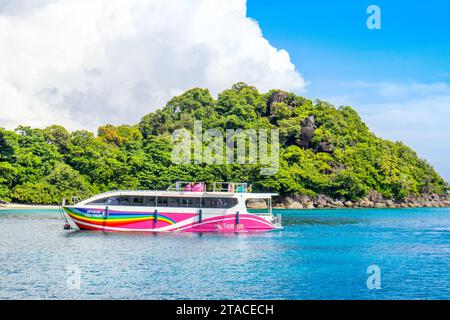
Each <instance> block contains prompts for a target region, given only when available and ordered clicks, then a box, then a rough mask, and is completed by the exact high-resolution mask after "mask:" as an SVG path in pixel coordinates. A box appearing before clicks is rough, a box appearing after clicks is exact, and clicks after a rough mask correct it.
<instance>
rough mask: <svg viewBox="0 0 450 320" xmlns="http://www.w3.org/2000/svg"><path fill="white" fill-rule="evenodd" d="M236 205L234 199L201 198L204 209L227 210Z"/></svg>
mask: <svg viewBox="0 0 450 320" xmlns="http://www.w3.org/2000/svg"><path fill="white" fill-rule="evenodd" d="M235 205H237V199H236V198H203V207H204V208H223V209H229V208H232V207H234V206H235Z"/></svg>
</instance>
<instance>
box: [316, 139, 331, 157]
mask: <svg viewBox="0 0 450 320" xmlns="http://www.w3.org/2000/svg"><path fill="white" fill-rule="evenodd" d="M317 152H323V153H329V154H333V145H332V144H331V143H329V142H325V141H322V142H320V143H319V147H318V148H317Z"/></svg>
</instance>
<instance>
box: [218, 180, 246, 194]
mask: <svg viewBox="0 0 450 320" xmlns="http://www.w3.org/2000/svg"><path fill="white" fill-rule="evenodd" d="M248 189H249V188H248V184H247V183H236V182H214V185H213V192H231V193H247V192H248Z"/></svg>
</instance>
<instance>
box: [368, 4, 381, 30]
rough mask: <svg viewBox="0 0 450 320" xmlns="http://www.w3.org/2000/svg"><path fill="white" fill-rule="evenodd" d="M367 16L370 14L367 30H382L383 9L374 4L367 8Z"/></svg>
mask: <svg viewBox="0 0 450 320" xmlns="http://www.w3.org/2000/svg"><path fill="white" fill-rule="evenodd" d="M367 14H370V16H369V17H368V18H367V21H366V25H367V28H368V29H369V30H380V29H381V8H380V7H379V6H377V5H375V4H372V5H370V6H369V7H368V8H367Z"/></svg>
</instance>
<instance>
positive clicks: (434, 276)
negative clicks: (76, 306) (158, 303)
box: [0, 209, 450, 299]
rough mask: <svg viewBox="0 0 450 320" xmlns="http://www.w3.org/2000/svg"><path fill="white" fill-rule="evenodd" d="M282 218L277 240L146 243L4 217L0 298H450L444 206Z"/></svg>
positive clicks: (191, 237)
mask: <svg viewBox="0 0 450 320" xmlns="http://www.w3.org/2000/svg"><path fill="white" fill-rule="evenodd" d="M279 212H281V214H282V217H283V225H284V229H283V230H281V231H276V232H269V233H262V234H249V235H243V234H241V235H234V234H233V235H217V234H215V235H214V234H203V235H198V234H178V235H177V234H159V235H152V234H106V233H101V232H84V231H83V232H81V231H65V230H63V228H62V225H63V224H62V221H61V220H60V218H59V213H58V211H46V210H44V211H41V210H32V211H20V210H15V211H0V299H111V298H112V299H449V298H450V209H378V210H377V209H371V210H362V209H361V210H357V209H353V210H312V211H306V210H302V211H298V210H283V211H279ZM374 264H375V265H377V266H378V267H379V268H380V270H381V289H379V290H377V289H374V290H369V289H368V288H367V284H366V281H367V278H368V277H369V276H370V275H369V274H367V273H366V271H367V268H368V267H369V266H370V265H374ZM68 269H69V270H72V271H73V270H78V271H79V272H80V273H79V279H80V282H79V285H80V286H79V289H77V288H76V286H75V287H74V286H73V284H74V283H76V281H75V282H73V281H72V280H71V279H74V278H73V277H76V276H75V275H74V274H73V273H70V272H69V271H68ZM68 278H69V281H68ZM68 282H69V286H68Z"/></svg>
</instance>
